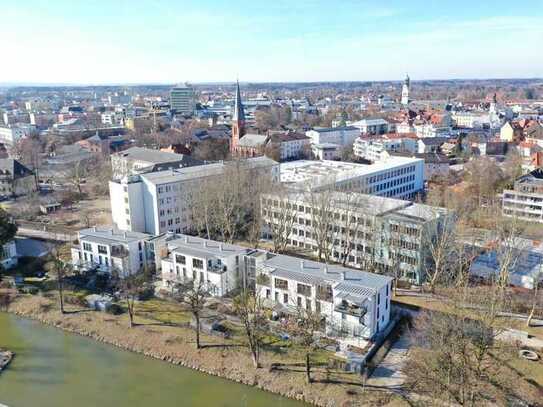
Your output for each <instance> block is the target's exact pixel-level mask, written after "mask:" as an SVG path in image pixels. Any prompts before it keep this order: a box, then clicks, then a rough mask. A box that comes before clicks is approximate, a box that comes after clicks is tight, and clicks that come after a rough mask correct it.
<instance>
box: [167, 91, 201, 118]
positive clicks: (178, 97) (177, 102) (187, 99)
mask: <svg viewBox="0 0 543 407" xmlns="http://www.w3.org/2000/svg"><path fill="white" fill-rule="evenodd" d="M170 109H171V110H172V111H173V112H174V113H178V114H182V115H186V116H190V115H192V114H194V110H195V109H196V103H195V97H194V89H193V88H192V87H191V86H189V85H188V84H184V85H178V86H176V87H175V88H172V90H170Z"/></svg>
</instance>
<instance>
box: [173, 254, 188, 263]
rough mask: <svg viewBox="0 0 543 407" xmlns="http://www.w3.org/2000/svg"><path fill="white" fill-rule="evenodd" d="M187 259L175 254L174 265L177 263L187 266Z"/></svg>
mask: <svg viewBox="0 0 543 407" xmlns="http://www.w3.org/2000/svg"><path fill="white" fill-rule="evenodd" d="M186 261H187V259H186V258H185V256H182V255H180V254H176V255H175V262H176V263H179V264H187V263H186Z"/></svg>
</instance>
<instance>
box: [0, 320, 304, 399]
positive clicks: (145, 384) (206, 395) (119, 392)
mask: <svg viewBox="0 0 543 407" xmlns="http://www.w3.org/2000/svg"><path fill="white" fill-rule="evenodd" d="M0 348H7V349H10V350H12V351H14V352H15V353H16V356H15V358H14V360H13V362H12V363H11V365H10V366H9V367H8V369H7V370H5V371H4V372H2V373H0V405H1V404H6V405H7V406H8V407H68V406H70V407H73V406H77V407H87V406H88V407H95V406H103V407H106V406H119V407H125V406H126V407H128V406H130V407H139V406H141V407H144V406H146V407H150V406H152V407H154V406H157V407H168V406H176V407H179V406H182V407H185V406H198V407H200V406H202V407H203V406H205V407H207V406H219V407H238V406H247V407H261V406H274V407H294V406H302V405H304V404H302V403H299V402H296V401H294V400H289V399H286V398H283V397H279V396H276V395H273V394H271V393H267V392H264V391H261V390H258V389H255V388H252V387H249V386H245V385H242V384H238V383H234V382H231V381H228V380H224V379H220V378H217V377H213V376H208V375H206V374H203V373H200V372H196V371H193V370H191V369H187V368H183V367H180V366H174V365H171V364H169V363H165V362H161V361H158V360H154V359H151V358H147V357H144V356H142V355H138V354H135V353H131V352H127V351H123V350H119V349H117V348H115V347H113V346H109V345H106V344H102V343H99V342H95V341H93V340H92V339H89V338H85V337H80V336H77V335H73V334H69V333H65V332H63V331H61V330H59V329H56V328H52V327H48V326H45V325H42V324H40V323H38V322H34V321H31V320H27V319H23V318H18V317H16V316H14V315H10V314H6V313H2V312H0Z"/></svg>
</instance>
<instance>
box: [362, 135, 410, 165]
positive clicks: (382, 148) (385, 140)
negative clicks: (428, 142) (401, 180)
mask: <svg viewBox="0 0 543 407" xmlns="http://www.w3.org/2000/svg"><path fill="white" fill-rule="evenodd" d="M400 151H407V152H411V153H414V152H416V151H417V141H416V140H414V139H412V138H409V137H405V138H403V137H390V138H389V137H386V136H384V137H379V138H370V137H366V138H363V137H359V138H357V139H356V140H355V142H354V144H353V154H354V155H355V156H357V157H360V158H364V159H366V160H370V161H374V162H375V161H379V160H381V159H384V158H386V157H387V156H388V155H383V153H385V152H386V153H396V152H400Z"/></svg>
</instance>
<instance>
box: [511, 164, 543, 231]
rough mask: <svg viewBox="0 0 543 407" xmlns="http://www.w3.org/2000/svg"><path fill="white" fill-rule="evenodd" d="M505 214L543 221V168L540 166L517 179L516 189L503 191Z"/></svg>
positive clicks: (533, 220) (527, 219)
mask: <svg viewBox="0 0 543 407" xmlns="http://www.w3.org/2000/svg"><path fill="white" fill-rule="evenodd" d="M502 212H503V215H504V216H509V217H517V218H519V219H522V220H525V221H530V222H539V223H543V169H542V168H538V169H536V170H534V171H532V172H530V173H529V174H526V175H523V176H521V177H520V178H518V179H517V180H516V181H515V186H514V189H506V190H504V191H503V207H502Z"/></svg>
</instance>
